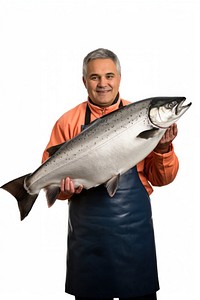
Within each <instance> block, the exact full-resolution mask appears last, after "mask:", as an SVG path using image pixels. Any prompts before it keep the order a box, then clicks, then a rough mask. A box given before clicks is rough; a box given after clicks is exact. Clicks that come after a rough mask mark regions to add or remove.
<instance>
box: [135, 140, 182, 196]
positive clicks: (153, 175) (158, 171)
mask: <svg viewBox="0 0 200 300" xmlns="http://www.w3.org/2000/svg"><path fill="white" fill-rule="evenodd" d="M178 169H179V161H178V158H177V156H176V154H175V152H174V147H173V145H172V144H171V149H170V151H169V152H167V153H164V154H160V153H156V152H155V151H152V152H151V153H150V154H149V155H148V156H147V157H146V158H145V159H144V160H143V161H142V162H140V163H139V164H138V165H137V170H138V174H139V177H140V179H141V181H142V183H143V185H144V186H145V188H146V190H147V192H148V193H149V194H151V193H152V192H153V188H152V186H151V185H153V186H163V185H167V184H169V183H171V182H172V181H173V180H174V179H175V177H176V175H177V172H178Z"/></svg>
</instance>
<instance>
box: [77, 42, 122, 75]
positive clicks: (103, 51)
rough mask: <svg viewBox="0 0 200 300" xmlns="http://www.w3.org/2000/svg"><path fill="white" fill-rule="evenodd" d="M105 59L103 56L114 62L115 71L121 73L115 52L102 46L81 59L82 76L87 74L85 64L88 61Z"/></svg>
mask: <svg viewBox="0 0 200 300" xmlns="http://www.w3.org/2000/svg"><path fill="white" fill-rule="evenodd" d="M98 58H101V59H105V58H110V59H112V61H113V62H114V63H115V65H116V68H117V71H118V73H119V75H121V66H120V61H119V59H118V57H117V55H116V54H115V53H113V52H112V51H110V50H108V49H104V48H98V49H96V50H94V51H92V52H90V53H88V54H87V55H86V57H85V58H84V60H83V77H84V78H85V77H86V75H87V64H88V63H89V61H91V60H94V59H98Z"/></svg>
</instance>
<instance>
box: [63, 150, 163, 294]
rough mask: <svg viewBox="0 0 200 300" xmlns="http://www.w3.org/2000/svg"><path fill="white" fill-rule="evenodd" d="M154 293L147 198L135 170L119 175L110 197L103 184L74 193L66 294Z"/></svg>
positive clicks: (155, 282) (154, 266)
mask: <svg viewBox="0 0 200 300" xmlns="http://www.w3.org/2000/svg"><path fill="white" fill-rule="evenodd" d="M113 155H114V154H113ZM158 289H159V283H158V274H157V263H156V251H155V241H154V231H153V223H152V214H151V204H150V198H149V196H148V193H147V191H146V189H145V188H144V186H143V184H142V183H141V181H140V178H139V176H138V173H137V169H136V167H133V168H132V169H130V170H129V171H127V172H126V173H125V174H123V175H122V176H121V177H120V180H119V185H118V188H117V191H116V194H115V195H114V197H112V198H111V197H110V196H109V195H108V193H107V190H106V188H105V186H104V185H100V186H98V187H95V188H91V189H89V190H83V192H82V193H81V194H79V195H74V196H73V198H72V200H71V201H70V203H69V223H68V252H67V277H66V288H65V291H66V292H67V293H69V294H72V295H75V296H77V297H101V298H104V297H105V298H108V297H112V298H119V297H123V298H129V297H139V296H143V295H147V294H151V293H155V292H156V291H157V290H158Z"/></svg>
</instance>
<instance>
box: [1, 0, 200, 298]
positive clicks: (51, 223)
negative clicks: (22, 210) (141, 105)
mask: <svg viewBox="0 0 200 300" xmlns="http://www.w3.org/2000/svg"><path fill="white" fill-rule="evenodd" d="M199 8H200V7H199V5H198V1H196V2H195V1H192V0H185V1H181V0H180V1H179V0H163V1H162V0H160V1H158V0H157V1H155V0H151V1H149V0H138V1H134V0H102V1H95V0H84V1H83V0H69V1H67V0H49V1H48V0H41V1H39V0H16V1H15V0H0V139H1V153H0V186H1V185H2V184H4V183H6V182H7V181H10V180H11V179H14V178H15V177H18V176H21V175H23V174H26V173H29V172H32V171H33V170H34V169H36V168H37V167H38V166H39V164H40V161H41V156H42V152H43V150H44V147H45V146H46V144H47V142H48V140H49V136H50V132H51V129H52V126H53V124H54V123H55V121H56V120H57V118H58V117H60V115H61V114H63V113H64V112H65V111H67V110H69V109H70V108H71V107H73V106H75V105H76V104H78V103H79V102H82V101H84V100H85V99H86V97H87V93H86V90H85V88H84V86H83V84H82V79H81V76H82V74H81V71H82V60H83V58H84V56H85V55H86V54H87V53H88V52H89V51H91V50H94V49H96V48H98V47H105V48H108V49H110V50H113V51H114V52H115V53H116V54H117V55H118V56H119V59H120V61H121V65H122V83H121V88H120V92H121V96H122V97H123V98H125V99H128V100H131V101H136V100H140V99H143V98H147V97H151V96H185V97H187V101H188V102H190V101H192V102H193V105H192V107H191V108H190V109H189V111H188V112H187V113H186V114H185V115H184V116H183V117H182V118H181V120H180V121H179V122H178V126H179V134H178V137H177V138H176V140H175V141H174V146H175V150H176V153H177V155H178V157H179V161H180V169H179V173H178V176H177V178H176V179H175V181H174V182H173V183H172V184H170V185H168V186H166V187H162V188H155V192H154V194H153V195H152V197H151V198H152V208H153V216H154V226H155V235H156V244H157V255H158V268H159V277H160V286H161V290H160V292H159V293H158V297H159V300H179V299H181V300H184V299H187V300H188V299H198V298H199V297H200V296H199V292H198V289H199V288H198V286H199V272H200V260H199V255H200V254H199V253H200V246H199V236H200V233H199V229H200V220H199V219H200V218H199V211H200V204H199V202H200V199H199V160H198V147H197V142H198V139H199V122H198V119H197V115H198V114H199V111H200V105H199V103H200V95H199V86H198V85H199V67H200V65H199V53H200V51H199V50H200V47H199V44H198V39H199V36H200V34H199V28H200V27H199V26H200V24H199V23H200V21H199V19H200V18H199V16H200V9H199ZM67 210H68V206H67V202H66V201H64V202H61V201H57V202H56V204H55V205H54V206H53V207H52V208H51V209H48V208H47V205H46V200H45V196H44V193H43V192H41V193H40V196H39V197H38V199H37V201H36V204H35V205H34V207H33V209H32V211H31V213H30V215H29V216H28V217H27V218H26V219H25V220H24V221H23V222H21V221H20V220H19V212H18V208H17V202H16V200H15V199H14V197H12V196H11V195H10V194H8V193H7V192H5V191H4V190H0V298H1V299H4V300H7V299H10V298H11V297H12V298H17V299H21V300H23V299H29V300H31V299H37V300H40V299H42V300H46V299H48V300H51V299H59V300H62V299H63V300H64V299H73V297H72V296H69V295H67V294H65V293H64V283H65V271H66V267H65V261H66V243H67Z"/></svg>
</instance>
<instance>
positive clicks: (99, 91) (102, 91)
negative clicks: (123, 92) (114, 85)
mask: <svg viewBox="0 0 200 300" xmlns="http://www.w3.org/2000/svg"><path fill="white" fill-rule="evenodd" d="M110 91H111V90H96V92H97V93H102V94H104V93H108V92H110Z"/></svg>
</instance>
